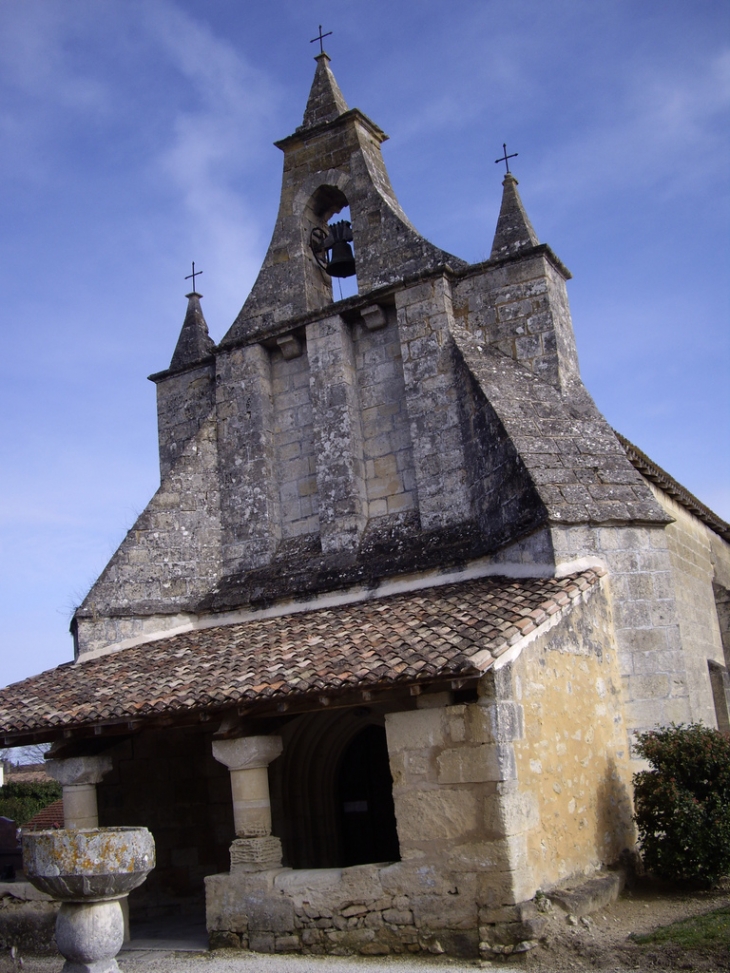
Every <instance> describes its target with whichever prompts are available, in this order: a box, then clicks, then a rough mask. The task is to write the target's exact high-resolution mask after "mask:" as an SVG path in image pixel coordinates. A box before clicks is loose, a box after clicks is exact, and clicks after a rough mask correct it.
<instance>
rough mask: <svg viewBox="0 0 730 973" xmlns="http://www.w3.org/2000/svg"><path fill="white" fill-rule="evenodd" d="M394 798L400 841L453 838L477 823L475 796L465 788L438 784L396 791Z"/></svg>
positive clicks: (461, 835) (472, 828) (466, 831)
mask: <svg viewBox="0 0 730 973" xmlns="http://www.w3.org/2000/svg"><path fill="white" fill-rule="evenodd" d="M394 798H395V813H396V818H397V820H398V835H399V837H400V839H401V842H404V841H406V842H407V841H415V842H421V841H432V840H434V839H440V838H448V839H450V840H453V839H455V838H461V837H463V836H464V835H466V834H468V833H469V832H470V831H473V830H474V829H475V828H476V827H477V826H478V813H477V799H476V797H475V795H474V794H472V793H471V792H470V791H469V790H466V789H460V790H456V789H453V788H446V787H441V788H439V789H434V790H428V791H411V792H408V791H406V792H405V793H403V792H400V793H399V792H396V793H395V794H394Z"/></svg>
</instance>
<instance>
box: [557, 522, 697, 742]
mask: <svg viewBox="0 0 730 973" xmlns="http://www.w3.org/2000/svg"><path fill="white" fill-rule="evenodd" d="M552 537H553V549H554V551H555V562H556V564H557V565H558V566H559V565H560V564H561V563H564V562H565V561H571V560H574V559H575V558H580V557H586V556H594V557H595V556H598V557H600V558H601V559H602V560H603V561H604V563H605V564H606V566H607V568H608V571H609V574H610V576H611V592H612V597H613V605H614V609H613V614H614V632H615V637H616V646H617V649H618V653H619V668H620V670H621V677H622V684H623V699H624V714H625V721H626V729H627V731H628V732H629V733H632V732H633V731H636V730H645V729H651V728H652V727H655V726H665V725H667V724H669V723H672V722H675V723H683V722H687V721H688V720H689V719H690V714H691V709H690V698H689V684H688V678H687V668H686V658H685V653H684V652H683V649H682V641H681V636H680V630H679V618H678V613H677V605H676V601H675V584H674V578H673V573H672V572H673V566H672V560H671V557H670V552H669V546H668V537H667V534H666V531H665V529H664V527H663V526H657V527H613V526H612V527H591V526H579V527H564V528H553V529H552Z"/></svg>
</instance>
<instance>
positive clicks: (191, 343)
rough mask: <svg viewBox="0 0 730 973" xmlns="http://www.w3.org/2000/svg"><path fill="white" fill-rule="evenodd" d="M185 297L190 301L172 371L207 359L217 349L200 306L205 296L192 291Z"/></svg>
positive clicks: (174, 355) (173, 358)
mask: <svg viewBox="0 0 730 973" xmlns="http://www.w3.org/2000/svg"><path fill="white" fill-rule="evenodd" d="M185 296H186V297H187V299H188V309H187V311H186V312H185V320H184V321H183V326H182V329H181V331H180V337H179V338H178V339H177V345H176V346H175V352H174V354H173V356H172V361H171V362H170V371H177V370H178V369H181V368H185V367H187V366H188V365H193V364H195V363H196V362H199V361H201V360H202V359H203V358H207V357H208V355H210V353H211V352H212V351H213V349H214V348H215V342H214V341H213V339H212V338H211V337H210V335H209V334H208V325H207V324H206V323H205V318H204V317H203V309H202V308H201V306H200V298H201V297H202V296H203V295H202V294H198V293H197V292H196V291H192V292H191V293H190V294H186V295H185Z"/></svg>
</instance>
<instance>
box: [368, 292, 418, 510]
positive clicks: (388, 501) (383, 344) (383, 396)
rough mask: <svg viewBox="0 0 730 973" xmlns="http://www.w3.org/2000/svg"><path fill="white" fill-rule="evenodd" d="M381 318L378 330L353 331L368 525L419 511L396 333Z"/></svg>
mask: <svg viewBox="0 0 730 973" xmlns="http://www.w3.org/2000/svg"><path fill="white" fill-rule="evenodd" d="M384 314H386V318H387V320H386V324H385V327H383V328H382V329H379V330H377V331H369V330H368V329H367V328H366V327H364V326H363V325H360V324H356V325H355V326H354V330H353V341H354V349H355V367H356V369H357V375H358V387H359V393H360V405H361V409H362V411H361V423H362V436H363V456H364V459H365V481H366V489H367V499H368V517H369V518H371V519H372V518H375V517H382V516H384V515H386V514H400V513H403V512H405V511H408V510H415V509H416V508H417V506H418V498H417V495H416V482H415V471H414V467H413V446H412V444H411V436H410V428H409V423H408V412H407V410H406V397H405V381H404V378H403V360H402V357H401V346H400V341H399V340H398V328H397V324H396V320H395V313H394V311H393V310H392V309H391V308H387V309H384Z"/></svg>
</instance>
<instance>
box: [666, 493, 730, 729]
mask: <svg viewBox="0 0 730 973" xmlns="http://www.w3.org/2000/svg"><path fill="white" fill-rule="evenodd" d="M652 491H653V493H654V495H655V496H656V498H657V500H658V501H659V503H661V505H662V506H663V507H664V509H665V510H666V511H667V513H668V514H670V515H671V516H672V517H673V518H674V523H673V524H669V526H668V527H667V528H666V537H667V547H668V550H669V557H670V561H671V565H672V573H673V577H674V592H675V598H676V601H677V609H678V613H679V630H680V634H681V639H682V648H683V650H684V655H685V665H686V670H687V688H688V691H689V716H690V718H691V719H692V720H698V721H701V722H703V723H707V724H708V725H709V726H717V714H716V711H715V705H714V703H713V697H712V687H711V685H710V675H709V669H708V666H707V663H708V661H709V660H712V661H713V662H717V663H718V664H719V665H723V666H724V665H725V656H724V653H723V646H722V638H721V634H720V626H719V621H718V613H717V605H716V602H715V592H714V590H713V581H715V580H716V576H717V574H716V567H715V564H714V563H713V551H712V542H713V540H715V541H716V543H717V542H719V544H724V543H725V542H723V541H722V539H721V538H719V537H717V535H715V534H714V533H713V531H711V530H710V528H709V527H707V526H706V525H705V524H703V523H702V521H701V520H699V519H698V518H697V517H694V516H693V515H692V514H691V513H690V512H689V511H688V510H687V509H686V508H685V507H683V506H681V505H680V504H678V503H676V501H674V500H673V499H672V498H671V497H669V496H668V495H667V494H666V493H664V492H663V491H662V490H660V489H658V488H657V487H655V486H652Z"/></svg>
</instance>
